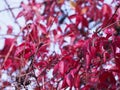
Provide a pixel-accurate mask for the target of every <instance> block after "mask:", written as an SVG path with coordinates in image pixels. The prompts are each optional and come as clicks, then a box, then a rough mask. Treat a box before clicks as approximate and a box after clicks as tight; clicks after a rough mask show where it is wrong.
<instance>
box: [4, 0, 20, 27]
mask: <svg viewBox="0 0 120 90" xmlns="http://www.w3.org/2000/svg"><path fill="white" fill-rule="evenodd" d="M4 2H5V4H6V5H7V7H8V8H9V11H10V13H11V15H12V17H13V19H14V21H15V23H16V24H17V25H18V26H19V28H21V26H20V24H19V23H18V21H17V20H16V17H15V15H14V13H13V11H12V9H11V7H10V5H9V4H8V2H7V0H4Z"/></svg>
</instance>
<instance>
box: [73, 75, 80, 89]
mask: <svg viewBox="0 0 120 90" xmlns="http://www.w3.org/2000/svg"><path fill="white" fill-rule="evenodd" d="M74 85H75V87H76V88H79V87H80V76H79V75H77V76H76V77H75V79H74Z"/></svg>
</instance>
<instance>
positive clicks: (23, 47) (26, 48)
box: [15, 42, 35, 59]
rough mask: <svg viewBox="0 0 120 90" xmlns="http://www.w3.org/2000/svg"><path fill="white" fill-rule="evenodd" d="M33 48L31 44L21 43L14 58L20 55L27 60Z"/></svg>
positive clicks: (32, 52)
mask: <svg viewBox="0 0 120 90" xmlns="http://www.w3.org/2000/svg"><path fill="white" fill-rule="evenodd" d="M34 50H35V46H34V44H31V43H26V42H25V43H22V44H20V45H19V46H18V47H17V50H16V52H15V56H18V57H20V56H21V55H22V56H24V58H26V59H27V58H29V57H30V56H31V55H33V54H34V52H35V51H34Z"/></svg>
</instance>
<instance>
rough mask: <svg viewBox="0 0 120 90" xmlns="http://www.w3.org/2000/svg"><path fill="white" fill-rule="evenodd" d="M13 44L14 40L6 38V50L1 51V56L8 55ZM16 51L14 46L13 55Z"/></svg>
mask: <svg viewBox="0 0 120 90" xmlns="http://www.w3.org/2000/svg"><path fill="white" fill-rule="evenodd" d="M13 43H14V39H11V38H6V39H5V45H4V48H3V50H1V51H0V54H1V55H6V54H7V53H8V51H9V49H10V47H11V45H12V44H13ZM14 50H15V46H14V48H13V50H12V52H11V54H14Z"/></svg>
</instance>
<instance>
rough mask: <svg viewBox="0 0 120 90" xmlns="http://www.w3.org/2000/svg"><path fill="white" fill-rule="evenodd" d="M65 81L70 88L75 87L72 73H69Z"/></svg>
mask: <svg viewBox="0 0 120 90" xmlns="http://www.w3.org/2000/svg"><path fill="white" fill-rule="evenodd" d="M65 80H66V83H67V84H68V86H69V87H72V85H73V77H72V75H71V74H70V73H68V74H67V75H66V76H65Z"/></svg>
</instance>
